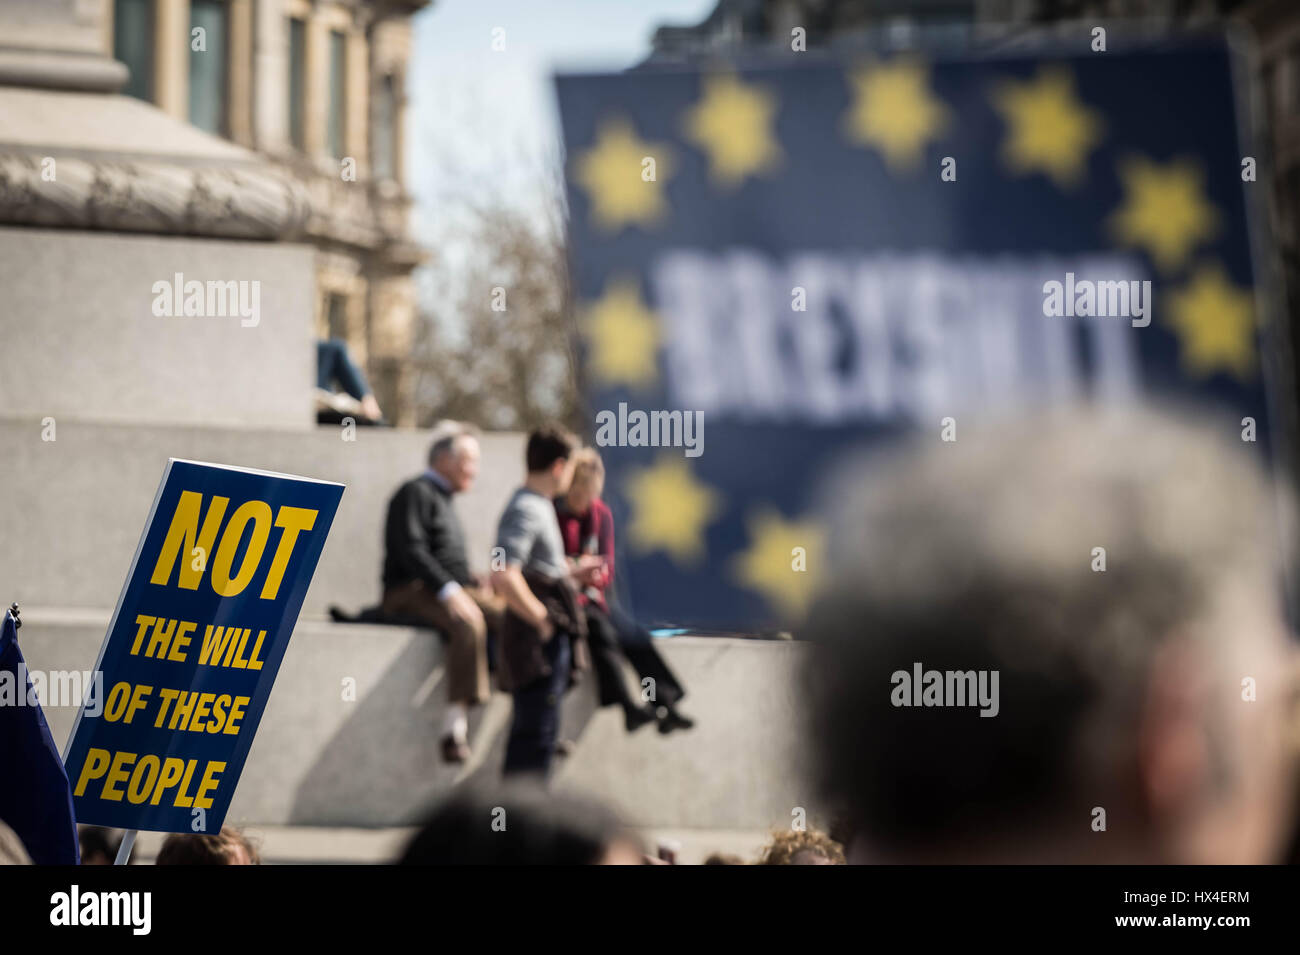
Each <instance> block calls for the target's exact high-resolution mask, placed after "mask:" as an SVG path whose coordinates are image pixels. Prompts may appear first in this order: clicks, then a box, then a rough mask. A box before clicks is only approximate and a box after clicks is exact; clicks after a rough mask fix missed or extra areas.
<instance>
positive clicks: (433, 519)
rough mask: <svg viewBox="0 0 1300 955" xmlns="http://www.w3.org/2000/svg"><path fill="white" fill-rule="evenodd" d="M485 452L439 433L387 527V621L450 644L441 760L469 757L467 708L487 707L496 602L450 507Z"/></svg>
mask: <svg viewBox="0 0 1300 955" xmlns="http://www.w3.org/2000/svg"><path fill="white" fill-rule="evenodd" d="M478 460H479V446H478V438H477V436H476V433H475V432H474V430H473V429H471V428H469V427H468V426H465V425H461V424H459V423H456V422H452V423H443V424H440V425H439V426H438V427H437V428H435V430H434V441H433V446H432V447H431V448H430V449H429V467H428V468H427V469H426V470H425V472H424V473H423V474H421V475H419V476H418V477H415V478H412V479H411V480H409V481H407V482H406V483H405V484H403V485H402V486H401V487H400V488H398V490H397V493H396V494H394V495H393V499H392V500H391V501H390V502H389V505H388V520H387V522H386V524H385V528H384V601H383V612H384V615H385V616H386V617H389V618H394V617H397V618H401V617H406V618H414V619H417V620H419V621H421V622H422V623H425V624H427V625H428V626H431V627H434V628H435V629H437V630H438V631H440V632H441V633H442V634H443V635H444V636H445V637H446V639H447V642H448V648H447V717H446V726H445V727H444V733H443V737H442V741H441V745H442V755H443V758H444V759H445V760H447V761H448V762H452V763H462V762H465V761H466V760H468V759H469V757H470V749H469V709H470V707H472V706H476V705H479V704H482V703H485V702H487V699H488V697H489V695H490V693H491V685H490V682H489V675H488V647H487V634H488V629H489V627H490V626H491V625H493V624H494V623H495V622H496V620H497V618H499V616H500V614H501V612H502V605H501V603H500V601H499V599H498V598H496V597H494V596H493V595H492V593H491V591H490V590H489V589H488V588H487V587H486V586H485V585H484V584H483V582H482V581H480V580H479V579H478V578H477V577H476V576H475V575H474V574H473V573H472V572H471V571H470V566H469V557H468V556H467V554H466V549H465V532H464V529H463V528H462V527H461V523H460V518H459V516H458V515H457V514H456V509H455V507H454V505H453V502H452V497H453V496H454V495H456V494H463V493H465V492H466V491H468V490H469V489H470V488H471V487H472V486H473V484H474V478H475V477H476V476H477V474H478Z"/></svg>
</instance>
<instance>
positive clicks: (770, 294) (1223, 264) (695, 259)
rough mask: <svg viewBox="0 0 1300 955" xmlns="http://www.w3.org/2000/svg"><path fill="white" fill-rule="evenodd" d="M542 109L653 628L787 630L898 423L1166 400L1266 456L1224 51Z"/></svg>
mask: <svg viewBox="0 0 1300 955" xmlns="http://www.w3.org/2000/svg"><path fill="white" fill-rule="evenodd" d="M557 88H558V94H559V102H560V109H561V115H562V119H563V128H564V138H565V146H566V153H567V155H566V179H567V188H568V200H569V213H570V216H569V237H570V247H571V256H572V260H573V261H572V266H573V293H574V298H575V302H576V310H577V327H578V334H579V342H578V346H579V353H580V356H581V359H582V370H583V376H584V379H585V382H584V390H585V395H586V398H587V401H588V405H589V411H590V414H591V415H592V418H593V423H594V430H595V434H596V442H597V444H598V445H600V446H601V453H602V456H603V457H604V458H605V462H606V468H607V482H606V496H607V497H608V499H609V502H610V504H611V506H612V507H613V508H614V511H615V515H616V518H617V519H618V522H619V526H620V528H621V531H620V535H621V541H620V543H621V549H622V553H621V560H622V563H621V564H620V567H621V568H625V569H626V575H625V577H624V584H625V586H626V588H627V591H628V596H629V598H630V601H631V604H632V609H633V610H634V611H635V612H636V613H637V615H638V616H640V617H642V618H645V619H650V620H654V621H656V622H665V623H667V622H671V623H674V624H679V625H683V626H695V627H724V628H749V629H759V628H768V627H778V626H787V625H789V624H790V623H791V622H793V621H795V620H797V619H798V617H799V615H800V613H801V612H802V610H803V609H804V607H805V606H806V603H807V601H808V599H809V596H810V594H811V593H812V592H813V590H815V587H816V582H817V571H818V568H819V556H818V555H819V551H820V549H821V548H822V546H823V542H824V541H825V537H826V535H825V528H824V527H822V526H820V525H819V524H818V522H817V519H816V518H815V516H814V508H813V501H812V498H813V496H814V491H815V488H816V486H817V483H818V480H819V478H821V477H822V476H824V474H825V472H826V471H827V470H828V469H829V468H830V466H831V464H832V462H833V461H835V460H836V459H837V458H838V457H840V456H841V455H842V454H843V453H844V451H845V450H846V449H848V448H850V447H856V446H860V445H862V444H863V443H868V442H871V441H873V440H877V439H879V438H881V437H883V436H886V435H890V434H893V433H897V432H899V431H900V430H901V429H916V428H922V429H933V432H934V433H935V434H936V435H939V434H940V432H941V430H942V429H956V428H959V427H960V426H961V424H962V423H963V422H969V421H973V420H977V419H980V418H982V417H987V416H992V415H999V414H1007V413H1016V412H1018V411H1026V410H1032V409H1035V408H1039V407H1042V406H1045V405H1049V404H1052V403H1059V402H1066V401H1071V400H1091V401H1097V402H1119V403H1124V402H1139V401H1146V400H1150V399H1152V398H1156V397H1166V396H1167V397H1169V398H1173V399H1177V398H1180V397H1181V398H1187V399H1196V400H1201V401H1209V402H1211V403H1216V404H1218V405H1220V406H1222V407H1224V408H1225V409H1226V410H1228V411H1229V412H1232V413H1234V415H1235V419H1234V420H1236V419H1240V420H1241V428H1242V432H1243V438H1244V439H1245V440H1248V441H1249V440H1254V441H1258V442H1259V443H1260V444H1261V445H1267V442H1268V440H1269V434H1268V431H1269V428H1268V421H1267V417H1266V402H1265V387H1264V380H1263V377H1262V368H1261V360H1260V356H1261V351H1260V348H1259V341H1258V336H1259V321H1258V319H1259V317H1260V316H1262V314H1263V309H1262V308H1261V307H1259V305H1258V304H1257V300H1256V288H1257V284H1258V282H1257V277H1256V272H1257V268H1256V266H1255V265H1253V263H1252V252H1251V232H1250V229H1249V227H1248V221H1247V219H1248V215H1247V209H1248V190H1250V189H1253V188H1266V187H1267V186H1266V184H1265V183H1259V184H1258V185H1257V184H1256V183H1255V182H1254V179H1255V158H1254V157H1253V156H1252V155H1250V154H1249V152H1248V151H1246V150H1243V148H1242V145H1241V143H1240V141H1239V138H1238V128H1239V119H1240V116H1239V110H1238V108H1237V102H1236V96H1235V93H1234V86H1233V82H1232V58H1231V55H1230V53H1229V51H1228V49H1227V47H1226V45H1224V44H1222V43H1220V42H1217V41H1216V42H1207V43H1200V44H1197V45H1190V46H1184V47H1169V48H1164V49H1162V50H1160V51H1155V50H1148V51H1142V52H1133V53H1119V52H1112V53H1106V54H1096V53H1092V52H1090V51H1085V52H1084V53H1083V54H1082V55H1062V56H1050V57H1049V56H1043V55H1014V56H1007V57H1005V58H999V59H980V60H972V59H933V58H931V59H927V58H925V57H923V56H920V55H895V56H884V55H865V54H864V55H863V56H861V57H857V58H846V59H844V60H843V61H832V60H825V59H822V60H817V61H809V62H807V63H802V62H800V61H798V58H797V57H786V58H783V60H782V62H781V63H780V64H774V63H772V62H766V63H765V62H761V61H753V62H742V63H738V64H735V65H732V66H728V67H718V68H710V69H708V70H697V69H686V68H682V69H668V68H665V69H662V70H653V71H651V70H643V71H633V72H628V73H622V74H617V75H599V76H593V75H582V76H578V75H574V76H561V77H559V78H558V79H557ZM1261 300H1262V298H1261ZM706 425H707V427H705V426H706ZM800 562H802V563H803V566H800ZM792 569H793V570H794V571H796V572H794V573H792ZM804 570H806V572H802V571H804Z"/></svg>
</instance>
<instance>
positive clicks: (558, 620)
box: [497, 569, 591, 693]
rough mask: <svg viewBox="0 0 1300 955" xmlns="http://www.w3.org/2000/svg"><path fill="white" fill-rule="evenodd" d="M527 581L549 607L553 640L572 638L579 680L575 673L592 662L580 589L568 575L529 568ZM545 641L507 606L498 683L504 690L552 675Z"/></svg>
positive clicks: (522, 686) (500, 647) (518, 688)
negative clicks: (553, 630) (544, 651)
mask: <svg viewBox="0 0 1300 955" xmlns="http://www.w3.org/2000/svg"><path fill="white" fill-rule="evenodd" d="M524 581H525V582H526V583H527V584H528V589H529V590H531V591H532V592H533V595H534V596H535V597H536V598H537V599H538V600H540V601H541V602H542V603H543V604H544V605H545V606H546V612H547V614H548V615H549V616H550V619H551V623H552V624H553V625H554V627H555V633H554V634H552V635H551V639H552V640H554V639H556V637H557V636H559V635H560V634H561V633H565V634H568V635H569V638H570V639H571V640H572V641H573V673H574V676H573V677H572V679H571V682H576V680H577V676H576V674H577V673H578V672H579V671H581V670H586V669H587V668H588V667H590V665H591V658H590V656H589V655H588V652H587V618H586V616H585V615H584V614H583V612H582V607H581V605H580V604H579V602H578V591H577V589H576V588H575V587H574V586H573V582H572V581H570V580H569V579H568V578H560V579H556V578H553V577H547V576H545V575H543V574H539V573H537V572H536V571H532V570H527V569H525V570H524ZM545 643H546V641H544V640H543V639H542V632H541V631H540V630H538V629H537V628H536V627H534V626H533V625H532V624H531V623H529V622H528V621H527V620H525V619H524V618H523V617H520V616H519V615H517V614H516V613H515V612H514V611H513V610H511V609H509V608H508V607H507V608H506V612H505V618H504V620H503V621H502V625H501V642H500V646H499V649H498V657H497V685H498V686H500V687H501V689H502V690H504V691H505V692H507V693H512V692H514V691H515V690H521V689H523V688H524V687H526V686H528V685H529V684H530V683H534V682H536V681H537V680H540V679H541V678H542V677H544V676H549V675H550V673H551V665H550V664H549V663H547V662H546V657H545V656H544V655H543V653H542V647H543V646H544V645H545Z"/></svg>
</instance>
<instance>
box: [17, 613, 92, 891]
mask: <svg viewBox="0 0 1300 955" xmlns="http://www.w3.org/2000/svg"><path fill="white" fill-rule="evenodd" d="M0 616H2V617H3V623H2V624H0V767H2V768H3V776H0V779H3V782H0V820H3V821H4V822H5V823H6V824H8V826H9V827H10V828H11V829H13V830H14V832H15V833H17V834H18V838H19V839H21V840H22V843H23V846H24V847H26V849H27V854H28V855H30V856H31V857H32V861H33V862H35V863H36V864H37V865H77V864H78V862H80V861H81V860H80V853H79V852H78V847H77V820H76V818H75V817H74V815H73V812H72V790H71V788H70V787H69V786H68V776H67V773H65V772H64V770H63V760H62V759H60V758H59V750H58V747H56V746H55V745H54V737H53V736H51V735H50V727H49V724H48V723H46V722H45V714H44V712H42V711H41V703H40V700H38V699H37V698H36V691H35V689H33V687H32V683H31V680H30V679H28V676H27V663H26V661H25V660H23V652H22V650H20V649H19V648H18V628H17V627H15V626H14V619H13V617H12V616H11V615H10V614H9V613H7V612H5V613H3V614H0ZM5 684H8V686H6V685H5Z"/></svg>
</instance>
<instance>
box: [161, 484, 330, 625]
mask: <svg viewBox="0 0 1300 955" xmlns="http://www.w3.org/2000/svg"><path fill="white" fill-rule="evenodd" d="M229 504H230V498H228V497H220V496H215V495H214V496H213V498H212V500H211V501H210V502H209V503H208V508H207V512H206V513H205V512H204V511H203V495H202V494H200V493H199V492H198V491H182V492H181V496H180V500H179V501H177V502H176V510H175V511H174V512H173V513H172V521H171V525H170V526H169V527H168V528H167V537H166V539H165V540H164V541H163V545H162V550H161V551H159V552H158V561H157V563H156V564H154V568H153V576H152V577H150V578H149V582H150V583H154V584H162V585H163V586H167V585H168V584H170V583H171V579H172V571H173V570H175V569H176V565H177V563H178V561H177V558H178V557H179V558H181V559H180V561H179V563H180V571H179V577H178V579H177V581H176V585H177V586H178V587H181V588H184V589H185V590H198V589H199V584H200V583H201V582H202V580H203V576H204V574H206V573H207V572H208V570H209V569H211V571H212V578H211V583H212V589H213V590H215V591H216V592H217V593H218V594H219V595H220V596H222V597H233V596H235V595H236V594H240V593H242V592H243V590H244V588H245V587H247V586H248V584H249V581H251V580H252V579H253V577H254V576H255V575H256V574H257V571H258V568H259V567H260V566H261V563H262V555H263V554H264V553H265V551H266V544H267V541H268V539H269V538H270V536H271V526H272V524H273V523H274V526H276V527H278V528H280V529H281V530H282V533H281V535H280V542H279V544H278V545H277V546H276V548H275V554H274V556H273V557H272V558H271V566H270V569H269V570H268V571H267V574H266V583H264V584H263V585H262V592H261V593H260V594H259V595H258V596H260V597H261V598H262V599H263V600H274V599H275V598H276V595H277V594H279V592H280V584H281V583H282V582H283V580H284V572H285V570H286V568H288V566H289V558H290V557H291V556H293V549H294V546H295V545H296V544H297V543H298V535H299V534H300V533H301V532H303V531H310V530H311V529H312V528H313V527H314V526H315V525H316V514H317V513H318V512H317V511H314V510H311V509H309V508H305V507H289V506H287V505H285V506H282V507H281V508H280V509H279V511H278V512H276V514H275V520H274V521H272V519H271V506H270V505H269V504H267V503H266V502H265V501H245V502H244V503H243V504H241V505H240V506H239V507H238V508H237V509H236V510H235V513H233V514H231V515H230V520H229V521H226V525H225V527H224V528H222V526H221V524H222V521H223V520H224V518H225V516H226V508H227V506H229ZM200 518H201V519H202V523H200ZM249 524H252V526H253V529H252V537H251V538H250V539H249V542H248V549H247V550H245V551H244V560H243V562H242V563H241V564H240V566H239V569H238V570H235V568H234V567H233V566H232V565H233V564H234V562H235V552H236V551H237V550H238V549H239V542H240V539H241V538H242V537H243V536H244V531H245V529H246V528H247V527H248V525H249ZM218 531H220V532H221V540H220V541H218V540H217V532H218ZM214 544H216V550H215V552H214V551H213V545H214ZM196 547H197V548H198V549H199V550H200V552H201V553H202V554H203V555H204V558H203V559H201V560H191V559H190V557H191V555H193V554H194V553H195V548H196ZM208 554H212V560H211V561H208V560H207V559H206V555H208ZM232 571H233V573H232Z"/></svg>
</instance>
